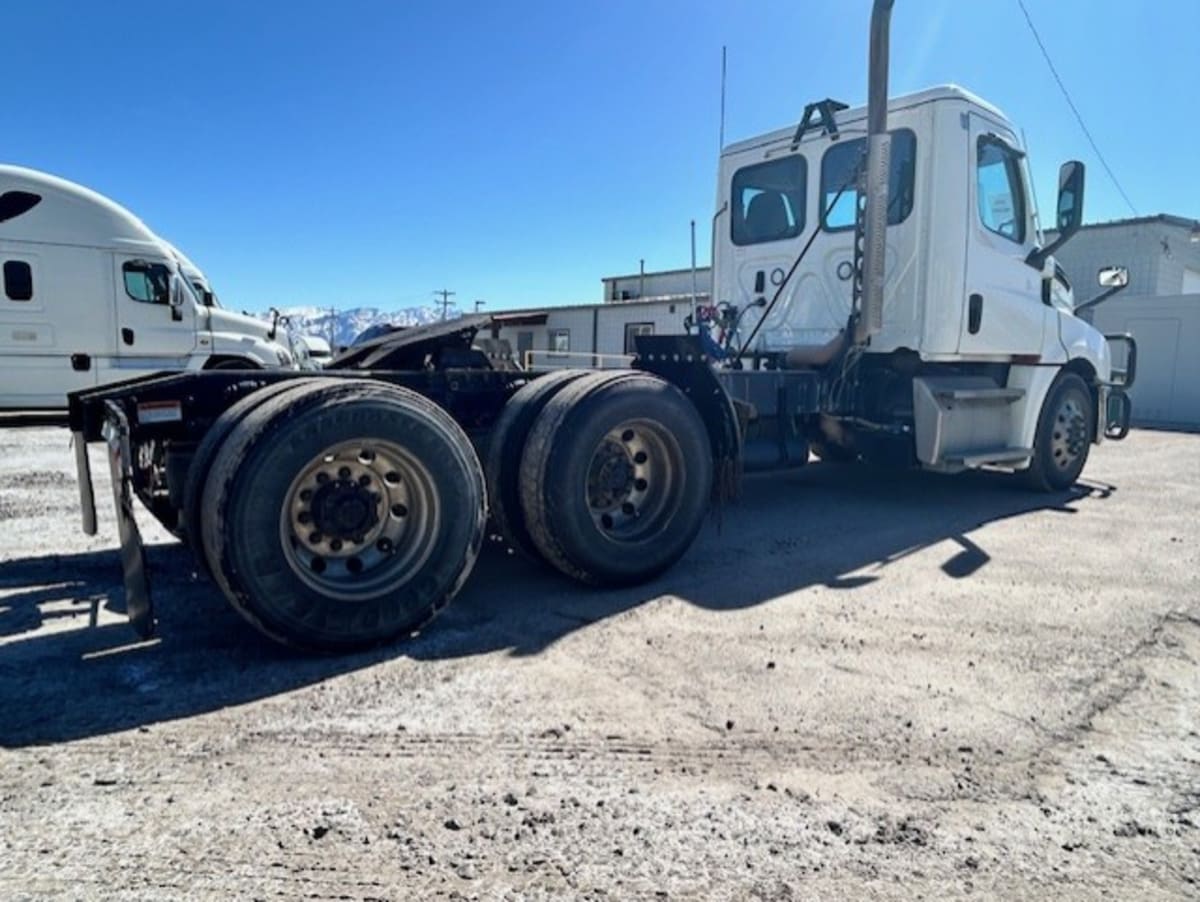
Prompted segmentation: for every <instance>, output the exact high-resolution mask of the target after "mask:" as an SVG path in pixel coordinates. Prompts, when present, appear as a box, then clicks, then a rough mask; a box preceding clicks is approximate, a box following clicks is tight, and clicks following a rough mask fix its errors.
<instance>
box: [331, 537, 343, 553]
mask: <svg viewBox="0 0 1200 902" xmlns="http://www.w3.org/2000/svg"><path fill="white" fill-rule="evenodd" d="M329 550H330V551H341V550H342V540H341V539H330V540H329Z"/></svg>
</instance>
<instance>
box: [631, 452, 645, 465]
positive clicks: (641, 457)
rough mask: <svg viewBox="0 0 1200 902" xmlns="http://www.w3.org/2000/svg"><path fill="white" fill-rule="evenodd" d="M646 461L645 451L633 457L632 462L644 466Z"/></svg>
mask: <svg viewBox="0 0 1200 902" xmlns="http://www.w3.org/2000/svg"><path fill="white" fill-rule="evenodd" d="M646 460H647V457H646V452H645V451H639V452H638V453H637V454H635V455H633V462H634V463H635V464H644V463H645V462H646Z"/></svg>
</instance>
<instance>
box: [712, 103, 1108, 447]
mask: <svg viewBox="0 0 1200 902" xmlns="http://www.w3.org/2000/svg"><path fill="white" fill-rule="evenodd" d="M867 120H868V108H867V107H860V108H857V109H850V108H848V107H847V106H846V105H845V104H841V103H837V102H835V101H832V100H825V101H821V102H818V103H814V104H810V105H809V107H808V109H807V110H806V113H805V116H804V119H803V121H802V123H801V124H800V126H799V127H796V128H787V129H781V130H778V131H774V132H770V133H768V134H765V135H762V136H759V137H757V138H752V139H749V140H746V141H741V142H738V143H736V144H733V145H731V146H729V147H727V148H725V150H724V151H723V153H722V154H721V159H720V164H719V167H718V171H719V176H718V187H717V209H718V213H717V216H716V218H715V220H714V223H715V225H714V246H713V289H714V299H715V300H717V301H719V302H724V303H725V304H726V305H727V306H729V307H732V308H733V309H737V310H739V311H741V315H740V319H739V336H738V340H740V341H741V342H743V346H742V348H740V349H739V350H743V349H744V351H745V354H746V355H748V357H749V359H752V360H754V361H755V365H759V366H761V365H766V366H769V367H780V368H789V369H803V368H805V367H808V368H810V369H814V370H816V371H817V373H818V376H819V380H820V381H821V383H822V385H823V386H824V388H823V389H821V390H822V391H824V392H825V397H826V398H827V399H828V398H829V397H831V395H830V394H829V393H830V391H840V390H841V389H843V388H845V385H844V384H841V385H839V383H838V379H837V378H835V377H836V376H837V375H838V372H839V371H836V365H845V364H846V363H848V362H850V363H853V364H854V381H855V383H856V386H857V388H856V393H855V399H850V398H849V397H848V396H847V395H846V394H845V393H843V394H841V395H840V397H839V399H838V400H837V402H836V403H833V402H829V403H825V404H823V405H822V406H821V409H820V411H819V416H818V422H817V424H816V425H815V426H814V425H812V424H810V431H814V432H815V433H816V436H815V438H816V444H817V446H818V447H823V448H825V449H826V450H830V451H832V450H836V449H835V448H834V447H833V446H838V447H840V450H841V451H842V452H844V454H845V455H847V456H849V455H854V454H857V453H861V452H865V451H867V450H868V449H870V450H871V452H872V453H875V452H877V451H878V450H879V449H880V448H881V447H888V448H890V449H891V450H892V452H893V453H892V456H895V455H896V454H897V453H898V454H899V455H900V456H904V455H905V454H906V453H909V452H911V454H912V455H914V456H915V461H916V462H917V463H919V464H920V465H922V466H924V467H927V468H931V469H942V470H951V471H953V470H958V469H964V468H968V467H973V466H988V465H1003V466H1008V467H1013V468H1016V469H1021V468H1026V467H1029V466H1030V465H1031V464H1032V463H1033V462H1034V461H1035V457H1036V455H1035V444H1036V436H1035V433H1036V431H1037V427H1038V421H1039V416H1040V415H1041V414H1042V412H1043V409H1044V403H1045V401H1046V398H1047V395H1048V393H1049V392H1050V389H1051V386H1052V385H1053V383H1054V382H1055V380H1056V378H1057V377H1058V376H1059V375H1060V374H1061V373H1062V372H1063V371H1064V370H1067V369H1069V370H1071V371H1073V372H1075V373H1077V374H1078V376H1079V378H1080V379H1082V380H1083V381H1084V382H1085V383H1086V385H1087V386H1088V391H1089V392H1090V394H1091V403H1090V404H1089V405H1088V407H1089V410H1088V411H1087V415H1088V417H1089V423H1088V424H1087V429H1086V432H1087V435H1088V436H1089V438H1090V439H1091V440H1094V441H1099V440H1100V439H1101V438H1102V437H1103V435H1104V434H1105V432H1106V427H1107V426H1108V422H1107V415H1108V414H1107V411H1108V405H1107V397H1108V393H1109V391H1110V389H1111V388H1112V385H1111V379H1112V375H1113V374H1112V361H1111V356H1110V351H1109V343H1108V341H1107V340H1106V338H1105V336H1104V335H1102V334H1100V333H1099V332H1098V331H1096V330H1095V329H1094V328H1092V326H1090V325H1089V324H1088V323H1087V322H1085V321H1084V320H1082V319H1081V318H1079V317H1077V316H1076V315H1075V312H1074V305H1075V299H1074V293H1073V291H1072V288H1071V287H1070V286H1069V285H1068V284H1067V281H1066V277H1065V274H1063V272H1062V270H1061V267H1059V266H1058V265H1057V264H1056V262H1055V261H1054V258H1053V255H1052V252H1053V250H1054V247H1055V246H1058V245H1061V243H1062V242H1063V241H1065V240H1067V239H1069V238H1070V236H1071V235H1072V234H1074V231H1075V230H1076V229H1077V228H1078V226H1079V225H1080V224H1081V217H1082V202H1083V166H1082V164H1079V163H1068V164H1065V165H1064V167H1063V169H1062V172H1061V175H1060V192H1059V199H1058V206H1057V210H1056V221H1055V228H1056V229H1057V230H1058V234H1059V238H1058V239H1057V240H1056V243H1055V245H1054V246H1050V247H1047V246H1046V244H1045V241H1044V238H1043V234H1042V230H1041V227H1040V223H1039V220H1038V215H1037V209H1036V205H1035V201H1034V197H1033V194H1032V191H1031V186H1030V172H1029V166H1028V162H1027V158H1026V153H1025V149H1024V147H1023V146H1022V143H1021V140H1020V137H1019V135H1020V132H1019V130H1018V129H1017V128H1016V127H1014V126H1013V124H1012V123H1011V122H1009V120H1008V119H1007V118H1006V117H1005V116H1004V114H1003V113H1002V112H1001V111H1000V110H998V109H997V108H996V107H994V106H992V105H991V104H989V103H987V102H986V101H984V100H982V99H980V98H979V97H976V96H975V95H973V94H971V93H970V92H969V91H966V90H964V89H962V88H959V87H956V86H952V85H951V86H943V87H937V88H932V89H929V90H925V91H921V92H918V93H915V94H910V95H906V96H901V97H896V98H892V99H891V100H890V101H888V102H887V113H886V117H885V121H886V135H887V136H888V138H889V140H888V142H887V143H888V145H889V148H888V151H889V152H888V153H887V160H886V161H885V162H884V164H883V165H884V168H883V169H881V170H880V171H881V173H886V186H885V193H884V196H885V197H886V226H885V230H884V232H885V234H884V236H883V241H882V242H880V245H879V247H880V250H881V255H882V266H881V271H882V279H881V282H882V285H881V288H882V291H881V293H880V297H881V303H880V305H879V309H878V310H877V311H874V322H873V325H872V326H871V328H869V329H862V328H856V322H858V321H859V320H861V318H862V315H863V301H862V279H863V257H864V248H863V244H864V237H865V236H864V232H865V229H864V225H863V217H864V213H865V209H866V207H867V205H868V202H867V198H865V197H864V196H863V194H864V192H868V191H870V190H871V189H870V188H869V187H868V186H869V183H870V177H869V175H868V173H867V147H868V136H867V133H868V127H867ZM881 177H882V176H881ZM881 187H883V186H881ZM735 356H736V362H734V361H731V362H734V365H736V366H741V365H744V359H745V358H744V357H743V355H742V354H738V355H735ZM860 364H861V365H860ZM831 365H833V366H832V368H831ZM843 381H845V380H843ZM888 437H890V438H892V439H894V441H890V442H889V441H886V440H884V439H886V438H888Z"/></svg>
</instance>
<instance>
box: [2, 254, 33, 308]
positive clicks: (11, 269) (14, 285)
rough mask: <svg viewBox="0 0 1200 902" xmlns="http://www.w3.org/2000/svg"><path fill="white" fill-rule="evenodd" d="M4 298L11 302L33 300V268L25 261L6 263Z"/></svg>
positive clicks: (9, 261)
mask: <svg viewBox="0 0 1200 902" xmlns="http://www.w3.org/2000/svg"><path fill="white" fill-rule="evenodd" d="M4 296H5V297H6V298H8V299H9V300H10V301H29V300H32V299H33V268H32V267H31V266H30V265H29V264H28V263H26V262H25V261H24V260H7V261H5V263H4Z"/></svg>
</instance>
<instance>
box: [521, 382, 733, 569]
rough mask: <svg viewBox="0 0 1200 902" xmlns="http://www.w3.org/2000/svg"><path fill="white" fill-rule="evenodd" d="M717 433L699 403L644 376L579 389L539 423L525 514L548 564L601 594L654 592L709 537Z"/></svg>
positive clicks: (557, 399)
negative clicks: (703, 535)
mask: <svg viewBox="0 0 1200 902" xmlns="http://www.w3.org/2000/svg"><path fill="white" fill-rule="evenodd" d="M712 479H713V464H712V451H711V446H710V443H709V439H708V433H707V431H706V429H705V427H704V422H703V421H702V420H701V418H700V415H699V413H697V411H696V409H695V407H694V406H693V405H692V403H691V402H690V401H689V400H688V399H687V398H686V397H685V396H684V395H683V393H682V392H680V391H679V389H677V388H676V387H675V386H673V385H671V384H670V383H668V382H666V381H664V380H662V379H659V378H657V377H655V376H651V375H648V374H644V373H632V372H622V373H596V374H594V375H590V376H585V377H583V378H581V379H577V380H576V381H574V382H572V383H571V384H569V385H568V386H566V388H564V389H563V390H562V391H560V392H559V393H558V394H556V395H555V396H554V397H553V398H552V399H551V400H550V401H549V403H548V404H547V405H546V407H545V409H544V410H543V411H542V413H541V415H540V416H539V417H538V419H537V421H536V422H535V423H534V426H533V429H532V430H531V432H530V435H529V439H528V441H527V443H526V447H525V453H524V455H523V457H522V459H521V479H520V485H521V507H522V510H523V512H524V514H525V520H526V523H527V524H528V526H529V533H530V535H531V536H532V538H533V541H534V543H535V544H536V546H537V548H538V551H540V552H541V554H542V556H543V557H544V558H545V559H546V560H547V561H549V562H550V563H552V564H553V565H554V566H556V567H557V568H558V569H559V570H561V571H562V572H563V573H566V574H567V575H568V576H571V577H574V578H575V579H578V580H580V581H581V582H585V583H590V584H593V585H630V584H634V583H639V582H644V581H645V580H648V579H650V578H652V577H654V576H656V575H658V574H659V573H661V572H662V571H664V570H666V569H667V568H668V567H670V566H671V565H672V564H674V563H675V562H676V561H677V560H679V558H680V557H682V556H683V554H684V552H685V551H687V549H688V547H689V546H690V545H691V543H692V540H693V539H694V538H695V536H696V533H697V532H699V530H700V526H701V525H702V523H703V520H704V515H705V513H706V511H707V509H708V502H709V496H710V492H711V490H712Z"/></svg>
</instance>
